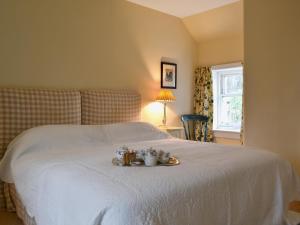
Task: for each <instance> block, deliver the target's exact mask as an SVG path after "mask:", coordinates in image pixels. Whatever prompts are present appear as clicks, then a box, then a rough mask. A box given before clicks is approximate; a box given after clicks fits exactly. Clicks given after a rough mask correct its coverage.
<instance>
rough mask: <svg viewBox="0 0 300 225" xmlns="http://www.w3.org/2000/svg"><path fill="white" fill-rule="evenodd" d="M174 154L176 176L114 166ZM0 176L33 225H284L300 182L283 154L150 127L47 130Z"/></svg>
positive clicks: (29, 135) (171, 170) (36, 133)
mask: <svg viewBox="0 0 300 225" xmlns="http://www.w3.org/2000/svg"><path fill="white" fill-rule="evenodd" d="M124 144H126V145H128V146H129V147H132V148H135V149H141V148H146V147H150V146H153V147H155V148H158V149H163V150H166V151H170V152H171V153H172V155H175V156H177V157H179V159H180V160H181V164H180V165H179V166H174V167H151V168H146V167H117V166H113V165H112V163H111V159H112V157H113V156H114V150H115V149H116V148H117V147H119V146H122V145H124ZM0 176H1V178H2V180H4V181H6V182H14V183H15V184H16V188H17V191H18V193H19V194H20V196H21V199H22V201H23V203H24V205H25V206H26V208H27V211H28V213H29V214H30V215H31V216H34V217H35V219H36V222H37V225H100V224H101V225H282V224H284V219H285V213H286V210H287V204H288V202H289V201H291V200H293V199H295V198H296V197H299V192H300V185H299V179H298V177H297V175H296V173H295V172H294V170H293V168H292V167H291V165H290V164H289V163H288V162H287V161H285V160H283V159H281V158H279V157H278V156H277V155H275V154H272V153H269V152H266V151H258V150H254V149H247V148H240V147H233V146H222V145H217V144H201V143H199V142H189V141H184V140H179V139H174V138H171V137H170V136H169V135H167V134H166V133H163V132H160V131H158V130H157V129H156V128H154V127H152V126H151V125H148V124H146V123H125V124H114V125H106V126H43V127H38V128H34V129H31V130H28V131H26V132H24V133H23V134H21V135H20V136H19V137H17V138H16V139H15V140H14V141H13V142H12V143H11V144H10V146H9V150H8V151H7V154H6V155H5V158H4V160H2V162H1V164H0Z"/></svg>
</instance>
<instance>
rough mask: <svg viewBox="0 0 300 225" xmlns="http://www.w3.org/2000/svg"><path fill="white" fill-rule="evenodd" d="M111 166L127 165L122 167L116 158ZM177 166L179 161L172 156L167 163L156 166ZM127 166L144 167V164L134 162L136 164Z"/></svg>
mask: <svg viewBox="0 0 300 225" xmlns="http://www.w3.org/2000/svg"><path fill="white" fill-rule="evenodd" d="M112 164H113V165H115V166H127V165H122V163H121V162H120V161H119V160H118V159H117V158H113V159H112ZM179 164H180V161H179V159H177V158H176V157H174V156H172V157H170V159H169V162H167V163H159V162H158V164H157V165H156V166H177V165H179ZM128 166H145V164H144V162H143V161H136V162H131V164H130V165H128ZM145 167H148V166H145ZM149 167H150V166H149Z"/></svg>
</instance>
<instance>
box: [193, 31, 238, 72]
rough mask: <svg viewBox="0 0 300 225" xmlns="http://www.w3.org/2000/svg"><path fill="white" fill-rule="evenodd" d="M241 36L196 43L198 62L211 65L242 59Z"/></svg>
mask: <svg viewBox="0 0 300 225" xmlns="http://www.w3.org/2000/svg"><path fill="white" fill-rule="evenodd" d="M243 46H244V39H243V36H237V37H231V38H225V39H215V40H210V41H205V42H201V43H199V44H198V64H199V65H200V66H212V65H220V64H227V63H232V62H243V60H244V48H243Z"/></svg>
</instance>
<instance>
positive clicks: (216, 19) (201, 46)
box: [183, 1, 244, 66]
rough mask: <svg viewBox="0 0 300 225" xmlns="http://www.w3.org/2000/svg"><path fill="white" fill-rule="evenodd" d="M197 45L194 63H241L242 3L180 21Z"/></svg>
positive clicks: (242, 52)
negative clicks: (196, 55)
mask: <svg viewBox="0 0 300 225" xmlns="http://www.w3.org/2000/svg"><path fill="white" fill-rule="evenodd" d="M183 22H184V24H185V25H186V27H187V28H188V30H189V32H190V33H191V35H192V36H193V38H194V39H195V40H196V41H197V44H198V64H199V65H201V66H210V65H218V64H224V63H231V62H237V61H243V59H244V44H243V43H244V34H243V1H238V2H236V3H233V4H229V5H226V6H223V7H219V8H216V9H212V10H209V11H207V12H204V13H199V14H196V15H193V16H189V17H186V18H184V19H183Z"/></svg>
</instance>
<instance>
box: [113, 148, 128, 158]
mask: <svg viewBox="0 0 300 225" xmlns="http://www.w3.org/2000/svg"><path fill="white" fill-rule="evenodd" d="M128 152H129V148H128V147H126V146H123V147H122V148H120V149H117V151H116V157H117V159H118V160H123V159H124V156H125V154H126V153H128Z"/></svg>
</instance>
